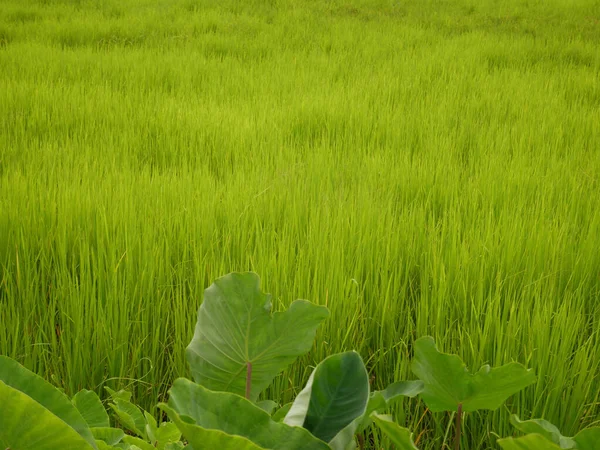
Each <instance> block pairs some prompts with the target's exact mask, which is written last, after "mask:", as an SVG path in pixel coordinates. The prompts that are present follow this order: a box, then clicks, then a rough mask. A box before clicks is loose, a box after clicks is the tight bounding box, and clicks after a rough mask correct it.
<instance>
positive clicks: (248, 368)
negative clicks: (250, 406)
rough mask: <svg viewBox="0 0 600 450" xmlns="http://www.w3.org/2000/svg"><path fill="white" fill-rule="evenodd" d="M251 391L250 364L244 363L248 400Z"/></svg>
mask: <svg viewBox="0 0 600 450" xmlns="http://www.w3.org/2000/svg"><path fill="white" fill-rule="evenodd" d="M251 390H252V363H251V362H250V361H248V362H247V363H246V398H247V399H248V400H250V391H251Z"/></svg>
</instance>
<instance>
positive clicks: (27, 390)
mask: <svg viewBox="0 0 600 450" xmlns="http://www.w3.org/2000/svg"><path fill="white" fill-rule="evenodd" d="M0 381H3V382H4V383H5V384H6V385H7V386H10V387H12V388H14V389H16V390H18V391H21V392H22V393H23V394H25V395H26V396H28V397H30V398H31V399H33V400H34V401H36V402H38V403H39V404H40V405H41V406H42V407H44V408H46V409H47V410H48V411H49V412H50V413H52V414H54V415H55V416H57V417H58V418H59V419H62V420H63V421H64V422H65V423H66V424H67V425H69V426H70V427H72V428H73V429H74V430H75V431H76V432H77V433H79V435H81V437H83V439H85V440H86V441H87V442H88V444H89V445H90V446H91V447H92V448H94V449H95V448H96V442H95V440H94V436H92V432H91V431H90V428H89V427H88V424H87V423H86V421H85V419H84V418H83V417H82V416H81V414H80V413H79V411H78V410H77V408H75V406H74V405H73V404H72V403H71V400H70V399H69V398H68V397H67V396H66V395H65V394H63V393H62V392H60V391H59V390H58V389H56V388H55V387H54V386H52V385H51V384H50V383H48V382H47V381H46V380H44V379H43V378H42V377H40V376H38V375H36V374H35V373H33V372H31V371H29V370H27V369H26V368H25V367H23V366H21V365H20V364H19V363H18V362H16V361H15V360H13V359H11V358H8V357H6V356H0ZM0 407H1V408H2V409H3V411H5V413H4V414H10V409H8V410H6V405H4V404H2V403H0Z"/></svg>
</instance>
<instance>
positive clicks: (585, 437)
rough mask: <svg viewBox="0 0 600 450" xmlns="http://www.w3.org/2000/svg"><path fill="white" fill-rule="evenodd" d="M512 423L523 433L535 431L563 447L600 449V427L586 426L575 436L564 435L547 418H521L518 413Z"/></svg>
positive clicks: (588, 449)
mask: <svg viewBox="0 0 600 450" xmlns="http://www.w3.org/2000/svg"><path fill="white" fill-rule="evenodd" d="M510 423H511V424H512V425H513V426H514V427H515V428H516V429H517V430H519V431H522V432H523V433H535V434H539V435H541V436H543V437H544V438H546V439H547V440H549V441H551V442H553V443H554V444H556V445H558V446H559V447H560V448H561V449H577V450H600V428H598V427H594V428H586V429H585V430H582V431H580V432H579V433H578V434H577V435H576V436H575V437H567V436H563V435H562V434H561V432H560V431H559V429H558V428H556V427H555V426H554V425H552V424H551V423H550V422H548V421H547V420H543V419H531V420H520V419H519V417H518V416H517V415H514V414H513V415H512V416H510Z"/></svg>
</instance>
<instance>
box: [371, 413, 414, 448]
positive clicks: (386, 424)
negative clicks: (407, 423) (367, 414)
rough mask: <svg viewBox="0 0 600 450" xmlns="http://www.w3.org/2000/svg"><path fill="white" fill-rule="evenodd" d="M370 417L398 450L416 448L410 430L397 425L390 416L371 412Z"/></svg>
mask: <svg viewBox="0 0 600 450" xmlns="http://www.w3.org/2000/svg"><path fill="white" fill-rule="evenodd" d="M371 419H372V420H373V422H375V424H376V425H377V426H378V427H379V429H380V430H381V431H383V433H384V434H385V435H386V436H387V437H388V438H389V439H390V440H391V441H392V442H393V443H394V445H395V446H396V448H397V449H398V450H417V447H416V446H415V443H414V442H413V439H412V433H411V432H410V430H409V429H407V428H404V427H401V426H400V425H398V424H397V423H396V422H394V421H393V420H392V418H391V417H390V416H388V415H379V414H372V415H371Z"/></svg>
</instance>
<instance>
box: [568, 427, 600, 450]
mask: <svg viewBox="0 0 600 450" xmlns="http://www.w3.org/2000/svg"><path fill="white" fill-rule="evenodd" d="M573 440H574V441H575V442H576V443H577V449H578V450H600V427H593V428H586V429H585V430H581V431H580V432H579V433H577V434H576V435H575V437H574V438H573Z"/></svg>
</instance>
